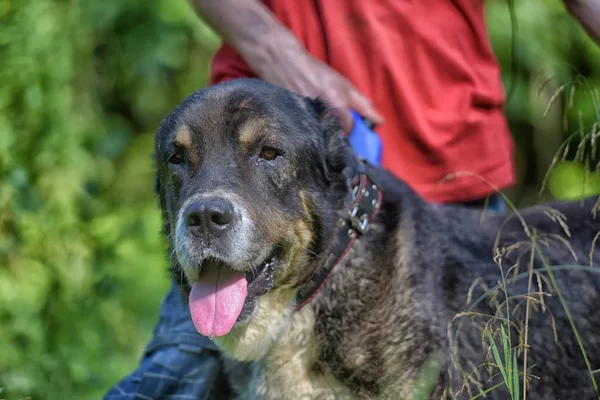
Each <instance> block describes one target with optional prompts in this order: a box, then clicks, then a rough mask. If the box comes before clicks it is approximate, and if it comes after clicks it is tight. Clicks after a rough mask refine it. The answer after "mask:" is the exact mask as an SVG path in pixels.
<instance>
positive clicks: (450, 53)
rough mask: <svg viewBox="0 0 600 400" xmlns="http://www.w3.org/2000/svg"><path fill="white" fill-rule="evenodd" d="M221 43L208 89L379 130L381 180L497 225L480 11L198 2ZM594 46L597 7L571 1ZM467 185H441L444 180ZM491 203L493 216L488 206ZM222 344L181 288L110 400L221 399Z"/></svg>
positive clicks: (504, 160) (342, 0) (490, 67)
mask: <svg viewBox="0 0 600 400" xmlns="http://www.w3.org/2000/svg"><path fill="white" fill-rule="evenodd" d="M193 3H194V5H195V8H196V10H197V12H198V14H199V15H200V16H201V17H203V18H204V19H205V20H206V21H207V22H208V23H209V24H210V25H211V26H212V27H213V28H214V29H215V30H216V31H217V32H218V33H219V34H221V35H222V37H223V39H224V43H223V44H222V46H221V47H220V48H219V50H218V51H217V53H216V54H215V56H214V59H213V61H212V65H211V83H212V84H216V83H218V82H224V81H227V80H231V79H235V78H240V77H258V78H260V79H263V80H265V81H267V82H270V83H272V84H276V85H280V86H283V87H285V88H287V89H289V90H292V91H295V92H297V93H299V94H302V95H305V96H314V97H316V96H320V97H322V98H324V99H325V100H326V101H327V102H328V103H329V104H330V105H332V106H333V107H335V109H336V110H337V112H338V113H339V118H340V122H341V124H342V127H343V128H344V130H345V131H346V132H348V131H350V130H351V128H352V119H351V117H350V112H349V110H351V109H352V110H355V111H356V112H358V113H359V114H360V115H362V116H363V117H366V118H368V119H370V120H371V121H373V122H374V123H375V124H377V125H378V127H377V133H378V134H379V135H380V136H381V139H382V142H383V155H382V166H383V167H384V168H386V169H388V170H390V171H391V172H392V173H394V174H395V175H397V176H398V177H400V178H401V179H403V180H404V181H405V182H407V183H408V184H409V185H410V186H411V187H412V188H413V189H414V190H415V191H416V192H417V193H419V194H420V195H421V196H422V197H424V198H425V199H427V200H429V201H431V202H440V203H462V204H467V205H471V206H477V207H482V206H483V205H487V207H488V208H489V209H492V210H495V211H499V212H502V211H503V208H504V204H503V201H502V199H501V197H500V196H498V195H497V191H499V190H503V189H506V188H507V187H509V186H511V185H512V184H513V182H514V180H515V174H514V166H513V143H512V140H511V136H510V132H509V129H508V125H507V121H506V118H505V116H504V114H503V105H504V92H503V87H502V82H501V79H500V68H499V65H498V63H497V61H496V59H495V57H494V54H493V52H492V49H491V46H490V44H489V39H488V37H487V32H486V26H485V19H484V2H483V0H480V1H477V0H448V1H438V0H419V1H413V0H381V1H372V0H313V1H297V0H263V1H259V0H244V1H241V0H220V1H213V0H194V2H193ZM564 3H565V5H566V7H567V9H568V10H569V11H570V12H571V14H572V15H573V16H575V17H576V19H578V20H579V21H580V23H581V24H582V25H583V27H584V29H586V31H587V32H588V33H589V34H590V36H591V37H592V38H594V39H595V40H596V41H597V42H598V41H599V38H600V24H598V21H599V19H598V17H599V16H600V0H564ZM460 171H469V172H470V173H469V174H462V175H458V176H456V177H455V178H454V179H451V180H448V181H446V182H444V183H443V184H440V181H442V180H444V178H445V177H447V176H448V175H450V174H455V173H457V172H460ZM486 199H488V200H489V202H486ZM223 368H224V366H223V365H222V363H221V360H220V358H219V353H218V350H217V349H216V347H215V346H214V344H213V343H212V342H211V341H209V340H208V339H207V338H204V337H202V336H200V335H198V334H197V333H196V331H195V329H194V327H193V325H192V323H191V319H190V316H189V311H188V307H187V304H186V301H185V299H183V297H182V296H181V294H180V293H179V291H178V289H177V288H176V284H175V283H174V284H173V285H172V287H171V289H170V291H169V293H168V295H167V297H166V298H165V300H164V302H163V305H162V308H161V312H160V320H159V323H158V324H157V326H156V328H155V330H154V337H153V339H152V341H151V342H150V343H149V344H148V346H147V348H146V351H145V353H144V356H143V358H142V360H141V363H140V366H139V367H138V369H137V370H135V371H134V372H133V373H132V374H131V375H130V376H128V377H125V378H124V379H123V380H122V381H121V382H119V383H118V384H117V385H116V386H115V387H113V388H112V389H110V390H109V392H108V393H107V394H106V396H105V399H106V400H126V399H162V398H172V399H176V398H177V399H184V398H189V399H204V398H215V399H223V398H227V393H226V392H224V391H223V390H226V389H225V385H222V384H221V383H220V382H221V379H222V377H223V375H222V369H223Z"/></svg>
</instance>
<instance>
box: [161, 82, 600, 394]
mask: <svg viewBox="0 0 600 400" xmlns="http://www.w3.org/2000/svg"><path fill="white" fill-rule="evenodd" d="M341 133H342V131H341V128H340V125H339V123H338V120H337V118H336V115H335V112H334V110H332V109H330V108H329V107H328V106H327V105H326V104H325V103H324V102H323V101H321V100H320V99H314V98H307V97H302V96H300V95H296V94H294V93H291V92H289V91H287V90H285V89H283V88H279V87H277V86H273V85H270V84H267V83H264V82H262V81H259V80H254V79H238V80H234V81H230V82H228V83H222V84H219V85H215V86H212V87H209V88H207V89H204V90H201V91H198V92H196V93H194V94H192V95H191V96H189V97H188V98H187V99H186V100H185V101H184V102H183V103H182V104H181V105H180V106H178V107H177V108H176V109H175V110H174V111H173V112H172V113H170V114H169V115H168V116H167V117H166V118H165V119H164V120H163V122H162V124H161V126H160V128H159V129H158V132H157V136H156V145H155V157H156V168H157V193H158V198H159V202H160V207H161V210H162V215H163V219H164V234H165V237H166V238H167V241H168V244H169V246H170V249H171V251H172V252H173V254H174V255H176V257H174V258H175V259H176V260H175V265H174V267H173V274H175V277H176V278H177V279H179V280H180V281H181V283H182V290H183V291H184V292H185V293H186V295H189V307H190V313H191V316H192V320H193V322H194V326H195V327H196V329H197V330H198V332H199V333H200V334H201V335H204V336H208V337H210V338H211V339H213V340H214V343H215V344H216V345H217V346H218V348H219V349H220V351H221V352H222V354H223V355H224V359H225V360H226V361H225V362H226V363H227V366H228V367H227V371H228V373H229V382H230V383H229V384H230V385H231V387H232V388H233V389H232V390H235V392H236V396H237V398H241V399H245V398H248V399H250V398H252V399H287V398H290V399H395V400H396V399H425V398H434V399H439V398H458V399H467V398H471V396H475V395H478V394H482V393H484V392H485V393H487V398H492V399H508V398H511V394H510V392H511V391H512V393H513V394H515V390H520V393H523V391H524V390H525V383H526V390H527V398H528V399H531V400H535V399H562V400H566V399H575V398H576V399H578V400H584V399H593V398H596V391H595V388H594V382H595V381H596V380H599V378H600V376H599V375H594V374H593V373H591V371H594V370H598V369H600V295H599V289H600V278H599V276H598V271H600V270H598V271H596V268H597V264H598V260H599V254H598V251H597V250H596V248H595V242H596V235H597V234H598V232H599V231H600V221H599V219H598V218H596V216H595V209H596V205H597V202H598V197H590V198H585V199H583V200H581V201H574V202H554V203H548V204H545V205H542V206H537V207H533V208H529V209H525V210H520V211H518V212H514V213H509V214H507V215H493V214H491V213H487V214H486V213H485V211H484V212H483V213H482V211H481V210H477V209H472V208H469V207H467V206H453V205H440V204H432V203H429V202H427V201H425V200H423V199H422V198H421V197H419V196H418V195H417V194H416V193H415V192H414V191H413V190H411V188H410V187H408V186H407V185H406V184H405V183H404V182H402V181H401V180H399V179H398V178H396V177H394V176H392V175H391V174H390V173H388V172H386V171H385V170H383V169H380V168H374V167H372V166H370V165H368V164H366V163H365V162H363V161H362V160H360V159H358V157H357V156H356V155H355V153H354V151H353V150H352V148H351V146H350V145H349V144H348V142H347V140H346V139H344V138H343V137H342V135H341ZM574 265H577V266H578V267H577V266H574ZM584 354H585V357H584ZM505 355H508V356H507V357H505ZM496 356H499V357H500V361H499V359H498V358H497V357H496ZM509 363H510V365H512V366H513V367H512V368H511V369H509ZM500 366H503V368H504V372H502V369H501V368H500ZM503 374H504V375H507V376H505V377H503ZM517 386H518V387H517Z"/></svg>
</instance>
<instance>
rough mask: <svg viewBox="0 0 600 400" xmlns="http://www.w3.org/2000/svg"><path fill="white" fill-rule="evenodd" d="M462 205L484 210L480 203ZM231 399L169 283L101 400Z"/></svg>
mask: <svg viewBox="0 0 600 400" xmlns="http://www.w3.org/2000/svg"><path fill="white" fill-rule="evenodd" d="M465 205H467V206H470V207H484V206H485V199H482V200H477V201H474V202H469V203H465ZM505 210H506V204H505V202H504V200H503V199H502V197H500V196H498V195H494V196H491V197H490V199H489V200H488V204H487V211H488V212H499V213H503V212H504V211H505ZM230 397H231V395H230V394H229V388H228V385H227V384H226V381H225V380H224V376H223V366H222V363H221V359H220V357H219V353H218V350H217V348H216V346H215V344H214V343H213V342H211V341H210V340H208V339H207V338H206V337H204V336H201V335H199V334H198V333H197V332H196V329H195V328H194V325H193V324H192V319H191V317H190V312H189V308H188V305H187V301H186V300H185V299H184V298H183V296H182V295H181V293H180V292H179V289H178V288H177V287H176V284H175V283H174V282H173V283H172V284H171V288H170V290H169V293H168V294H167V297H166V298H165V300H164V301H163V304H162V307H161V310H160V320H159V322H158V324H157V325H156V327H155V328H154V337H153V339H152V341H151V342H150V343H149V344H148V346H147V348H146V350H145V352H144V355H143V356H142V360H141V362H140V365H139V367H138V368H137V369H136V370H135V371H134V372H133V373H132V374H131V375H129V376H127V377H125V378H123V380H121V381H120V382H119V383H118V384H117V385H116V386H115V387H113V388H112V389H110V391H109V392H108V393H107V394H106V395H105V397H104V400H154V399H157V400H158V399H166V400H205V399H218V400H226V399H227V398H230Z"/></svg>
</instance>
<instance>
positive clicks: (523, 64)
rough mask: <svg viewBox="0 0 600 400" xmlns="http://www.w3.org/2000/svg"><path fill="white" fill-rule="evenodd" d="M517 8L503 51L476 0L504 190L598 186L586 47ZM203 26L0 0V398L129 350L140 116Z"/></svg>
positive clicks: (157, 243)
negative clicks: (504, 148) (512, 152)
mask: <svg viewBox="0 0 600 400" xmlns="http://www.w3.org/2000/svg"><path fill="white" fill-rule="evenodd" d="M515 11H516V15H517V18H518V37H517V48H516V57H515V58H514V65H513V62H512V61H513V57H512V48H511V39H512V37H513V33H514V32H513V28H514V26H513V25H512V24H511V19H510V14H509V8H508V7H507V2H506V1H497V0H490V1H488V4H487V15H488V22H489V31H490V35H491V38H492V43H493V46H494V49H495V51H496V53H497V56H498V58H499V60H500V62H501V64H502V67H503V71H504V76H503V79H504V82H505V85H506V87H507V89H508V88H509V87H510V86H511V84H512V83H513V82H514V83H516V86H515V88H516V90H515V91H514V94H513V95H512V96H511V98H510V102H509V104H508V105H507V114H508V117H509V120H510V123H511V127H512V130H513V134H514V137H515V141H516V143H517V147H518V152H517V165H518V176H519V183H518V184H517V185H516V186H515V187H514V188H513V189H512V190H510V191H509V195H510V198H511V199H512V200H513V201H515V202H516V204H518V205H527V204H531V203H534V202H538V201H541V200H544V199H548V198H551V197H555V198H573V197H578V196H579V195H581V194H582V192H584V191H585V192H586V193H589V192H600V178H599V177H598V175H597V174H596V173H595V172H594V171H595V169H596V164H595V163H596V162H597V161H596V155H595V147H596V144H595V141H596V139H595V138H594V134H595V133H596V131H598V129H597V121H599V118H598V115H597V114H598V113H597V110H596V109H597V107H595V104H596V102H597V101H598V100H599V99H598V94H597V92H596V89H595V88H597V87H598V85H597V83H598V80H599V79H600V50H599V49H598V48H597V47H596V45H595V44H593V43H592V42H591V41H590V40H589V39H588V37H587V36H586V35H585V33H584V32H583V31H582V30H581V29H580V28H579V27H578V25H577V24H576V23H575V22H574V21H573V20H572V18H571V17H570V16H569V15H568V14H567V13H566V12H565V11H564V8H563V5H562V3H561V2H560V1H559V0H547V1H544V0H528V1H520V2H518V4H516V8H515ZM218 43H219V38H218V37H217V36H216V35H215V34H214V33H213V32H212V31H211V30H210V29H209V28H208V27H207V26H206V25H205V24H204V23H203V22H202V21H201V20H200V19H199V18H197V17H196V16H195V14H194V13H193V11H192V10H191V7H190V5H189V4H188V2H187V0H144V1H141V0H104V1H91V0H79V1H76V0H35V1H34V0H0V83H1V85H0V177H1V179H0V388H3V389H1V390H3V391H2V392H0V399H19V398H24V397H26V396H31V397H32V398H34V399H94V398H100V397H101V396H102V394H103V393H104V391H105V390H106V389H107V388H108V387H110V386H111V385H112V384H114V383H115V382H116V381H117V380H119V379H120V378H121V377H122V376H124V375H125V374H127V373H128V372H130V371H131V370H132V369H133V368H134V367H135V366H136V363H137V361H138V358H139V356H140V355H141V352H142V349H143V347H144V345H145V344H146V342H147V340H148V339H149V337H150V334H151V330H152V327H153V326H154V323H155V321H156V318H157V313H158V307H159V303H160V301H161V299H162V296H163V294H164V293H165V292H166V289H167V285H168V278H167V276H168V275H167V272H166V270H167V267H168V266H167V264H166V256H165V253H164V246H163V243H162V239H161V237H160V235H159V230H160V220H159V213H158V207H157V204H156V202H155V199H154V195H153V172H152V161H151V157H150V155H151V153H152V141H153V135H154V131H155V129H156V128H157V126H158V124H159V122H160V120H161V119H162V118H163V117H164V115H165V114H166V113H167V112H168V111H170V110H171V109H172V108H173V107H174V106H175V105H176V104H178V103H179V102H180V101H181V100H182V99H183V98H184V97H185V96H187V95H188V94H190V93H191V92H192V91H194V90H196V89H199V88H202V87H204V86H205V85H206V83H207V77H208V63H209V60H210V57H211V56H212V54H213V52H214V50H215V49H216V46H217V45H218ZM550 103H551V104H550ZM549 104H550V105H549ZM570 135H573V136H574V140H573V141H572V142H571V144H570V145H568V146H563V147H562V148H560V146H561V144H563V143H564V142H565V140H566V139H567V137H569V136H570ZM582 138H583V140H582ZM559 149H560V152H559V156H558V157H556V154H557V152H558V151H559ZM563 155H564V156H565V157H566V158H565V160H567V161H564V162H563V161H562V159H563ZM568 160H576V161H577V162H572V161H568ZM551 165H553V166H554V168H553V169H552V172H551V173H550V174H549V179H547V182H546V183H547V185H546V186H547V189H548V190H545V191H544V192H543V193H542V195H540V189H541V187H542V182H544V181H545V176H546V173H547V171H548V170H549V167H550V166H551ZM585 171H592V172H591V173H586V172H585Z"/></svg>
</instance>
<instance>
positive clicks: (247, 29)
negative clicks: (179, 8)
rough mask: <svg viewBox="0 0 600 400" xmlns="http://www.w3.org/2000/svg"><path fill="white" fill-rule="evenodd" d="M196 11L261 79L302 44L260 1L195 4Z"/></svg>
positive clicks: (202, 0)
mask: <svg viewBox="0 0 600 400" xmlns="http://www.w3.org/2000/svg"><path fill="white" fill-rule="evenodd" d="M192 3H193V5H194V7H195V8H196V11H197V13H198V15H199V16H200V17H202V18H203V19H204V20H205V21H206V22H207V23H208V24H209V25H210V26H211V27H212V28H213V29H214V30H215V31H217V33H219V34H220V35H221V36H222V37H223V40H224V41H225V42H226V43H228V44H229V45H230V46H232V47H233V48H234V49H235V50H236V51H237V52H238V53H239V54H240V55H241V56H242V58H243V59H244V60H245V61H246V62H247V63H248V65H249V66H250V67H251V68H252V69H253V70H254V71H255V72H256V73H257V74H258V75H259V76H260V75H262V73H263V70H264V69H265V68H268V66H269V65H272V64H274V63H276V62H277V59H278V58H281V57H282V56H283V55H284V54H285V53H286V52H288V51H293V52H297V51H303V47H302V44H301V43H300V42H299V41H298V40H297V39H296V37H295V36H294V35H293V34H292V32H290V31H289V29H287V27H285V26H283V25H282V24H281V23H280V22H279V21H278V20H277V18H276V17H275V15H273V13H272V12H271V10H269V9H268V8H267V7H265V6H264V5H263V4H262V3H261V2H260V1H258V0H192Z"/></svg>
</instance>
